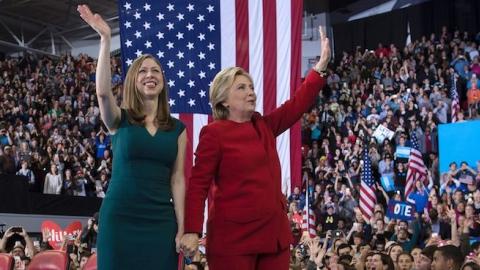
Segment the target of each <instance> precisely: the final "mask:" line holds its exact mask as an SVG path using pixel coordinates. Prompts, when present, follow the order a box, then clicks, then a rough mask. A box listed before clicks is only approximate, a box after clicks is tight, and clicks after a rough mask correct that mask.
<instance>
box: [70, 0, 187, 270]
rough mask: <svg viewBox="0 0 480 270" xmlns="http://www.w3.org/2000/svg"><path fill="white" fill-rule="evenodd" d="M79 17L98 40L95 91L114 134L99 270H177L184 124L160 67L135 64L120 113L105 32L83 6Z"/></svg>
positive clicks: (146, 61)
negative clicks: (172, 109)
mask: <svg viewBox="0 0 480 270" xmlns="http://www.w3.org/2000/svg"><path fill="white" fill-rule="evenodd" d="M78 11H79V13H80V16H81V17H82V19H83V20H85V21H86V22H87V23H88V24H89V25H90V26H91V27H92V28H93V29H95V30H96V31H97V32H98V33H99V34H100V37H101V39H100V51H99V56H98V62H97V71H96V91H97V97H98V103H99V107H100V113H101V117H102V120H103V122H104V123H105V125H106V127H107V128H108V130H109V132H110V133H111V134H113V135H112V147H113V155H114V158H113V172H112V179H111V182H110V186H109V188H108V192H107V194H106V196H105V199H104V200H103V203H102V207H101V209H100V216H99V233H98V240H97V251H98V269H102V270H109V269H115V270H118V269H160V268H161V269H177V264H178V256H177V253H178V251H179V239H180V238H181V236H182V234H183V218H184V217H183V213H184V212H183V211H184V210H183V209H184V201H185V182H184V173H183V164H184V156H185V147H186V132H185V127H184V125H183V124H182V123H181V122H180V121H178V120H177V119H174V118H172V117H171V116H170V110H169V107H168V103H167V89H166V85H165V78H164V76H163V70H162V68H161V66H160V63H159V62H158V61H157V60H156V59H155V58H154V57H153V56H151V55H143V56H141V57H139V58H137V59H136V60H135V61H134V62H133V63H132V65H131V66H130V68H129V70H128V72H127V75H126V77H125V82H124V85H123V86H124V92H123V101H122V106H121V108H120V107H119V106H117V103H116V100H115V97H114V96H113V94H112V91H111V74H110V52H109V49H110V39H111V30H110V27H109V26H108V24H107V23H106V22H105V21H104V20H103V19H102V18H101V17H100V15H98V14H93V13H92V12H91V11H90V9H89V8H88V7H87V6H86V5H80V6H78Z"/></svg>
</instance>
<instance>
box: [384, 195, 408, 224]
mask: <svg viewBox="0 0 480 270" xmlns="http://www.w3.org/2000/svg"><path fill="white" fill-rule="evenodd" d="M387 216H388V217H389V218H391V219H400V220H412V219H414V218H415V205H413V204H411V203H408V202H400V201H394V200H390V201H389V202H388V212H387Z"/></svg>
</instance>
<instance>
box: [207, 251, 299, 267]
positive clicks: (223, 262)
mask: <svg viewBox="0 0 480 270" xmlns="http://www.w3.org/2000/svg"><path fill="white" fill-rule="evenodd" d="M207 262H208V268H209V269H210V270H272V269H275V270H288V267H289V263H290V250H289V248H286V249H285V250H281V251H279V252H277V253H271V254H270V253H268V254H253V255H234V256H229V255H226V256H219V255H213V256H212V255H211V256H208V255H207Z"/></svg>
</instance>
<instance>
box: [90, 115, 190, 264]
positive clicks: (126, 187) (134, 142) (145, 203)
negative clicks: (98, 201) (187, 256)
mask: <svg viewBox="0 0 480 270" xmlns="http://www.w3.org/2000/svg"><path fill="white" fill-rule="evenodd" d="M174 121H175V127H174V129H173V130H171V131H162V130H157V133H156V134H155V135H153V136H152V135H151V134H150V133H149V132H148V131H147V129H146V128H145V127H143V126H138V125H132V124H130V123H129V122H128V121H127V119H126V111H124V110H122V118H121V123H120V127H119V128H118V130H117V131H116V133H115V135H113V136H112V149H113V172H112V178H111V181H110V185H109V188H108V191H107V194H106V196H105V198H104V200H103V202H102V206H101V208H100V215H99V233H98V238H97V252H98V269H100V270H110V269H112V270H113V269H115V270H120V269H125V270H127V269H128V270H131V269H172V270H173V269H177V268H178V267H177V265H178V255H177V253H176V252H175V235H176V233H177V222H176V217H175V211H174V207H173V200H172V198H173V197H172V191H171V184H170V176H171V173H172V169H173V166H174V164H175V160H176V158H177V148H178V136H179V135H180V134H181V133H182V131H183V130H184V128H185V126H184V125H183V123H182V122H180V121H179V120H177V119H174Z"/></svg>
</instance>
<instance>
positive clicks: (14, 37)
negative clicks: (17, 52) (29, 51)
mask: <svg viewBox="0 0 480 270" xmlns="http://www.w3.org/2000/svg"><path fill="white" fill-rule="evenodd" d="M0 24H1V25H2V26H3V27H4V28H5V30H7V32H8V33H10V35H11V36H12V37H13V39H15V41H17V42H18V45H24V43H23V42H22V41H21V40H20V39H19V38H18V37H17V35H15V33H13V31H12V30H11V29H10V27H8V25H7V24H6V23H5V22H4V21H3V20H2V19H0Z"/></svg>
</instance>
